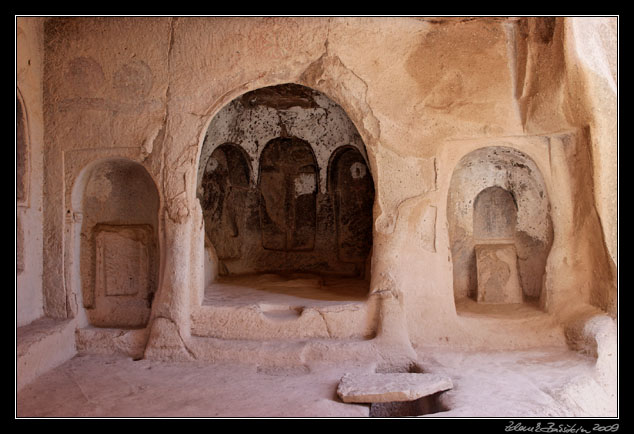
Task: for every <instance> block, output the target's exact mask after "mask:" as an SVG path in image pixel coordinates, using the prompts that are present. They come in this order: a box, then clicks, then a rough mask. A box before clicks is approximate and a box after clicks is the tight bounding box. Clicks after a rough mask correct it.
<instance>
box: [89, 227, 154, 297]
mask: <svg viewBox="0 0 634 434" xmlns="http://www.w3.org/2000/svg"><path fill="white" fill-rule="evenodd" d="M138 231H139V230H138V229H136V230H135V229H131V228H126V229H125V230H121V231H117V232H111V231H100V232H99V233H98V234H97V237H96V243H97V258H96V259H97V276H96V277H97V281H96V291H97V293H98V294H103V295H105V296H118V295H136V294H138V293H139V292H147V287H148V281H149V279H148V277H149V276H148V272H149V257H148V249H147V245H146V244H144V243H143V241H142V238H143V237H142V236H139V235H142V234H138V233H137V232H138Z"/></svg>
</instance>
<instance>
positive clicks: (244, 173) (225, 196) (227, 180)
mask: <svg viewBox="0 0 634 434" xmlns="http://www.w3.org/2000/svg"><path fill="white" fill-rule="evenodd" d="M250 179H251V169H250V167H249V162H248V156H247V155H246V154H245V153H244V151H243V150H242V149H241V148H240V147H239V146H237V145H234V144H232V143H226V144H223V145H221V146H219V147H218V148H216V149H215V150H214V152H213V153H212V154H211V156H210V157H209V159H208V160H207V163H206V164H205V171H204V172H203V178H202V184H201V185H202V191H203V195H202V197H201V198H200V201H201V207H202V209H203V220H204V222H205V231H206V236H207V237H208V238H209V240H210V241H211V242H212V243H213V245H214V246H215V247H216V254H217V255H218V258H219V259H222V260H225V259H237V258H239V257H240V255H241V250H242V238H243V236H244V232H245V227H244V225H245V219H244V216H245V214H246V201H247V195H248V192H249V181H250Z"/></svg>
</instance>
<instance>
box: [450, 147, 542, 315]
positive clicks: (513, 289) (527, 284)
mask: <svg viewBox="0 0 634 434" xmlns="http://www.w3.org/2000/svg"><path fill="white" fill-rule="evenodd" d="M447 218H448V223H449V238H450V243H451V254H452V260H453V272H454V276H453V277H454V296H455V298H456V300H460V299H465V298H471V299H473V300H475V301H477V302H478V303H492V304H513V303H524V302H529V303H531V302H533V303H537V302H539V301H543V299H542V297H543V294H542V286H543V280H544V273H545V268H546V261H547V259H548V254H549V252H550V247H551V245H552V240H553V229H552V221H551V217H550V204H549V200H548V195H547V192H546V187H545V184H544V180H543V178H542V175H541V172H540V171H539V169H538V168H537V166H536V165H535V163H534V162H533V161H532V159H530V158H529V157H528V156H527V155H525V154H524V153H522V152H520V151H518V150H516V149H513V148H509V147H488V148H482V149H478V150H476V151H473V152H471V153H469V154H467V155H466V156H464V157H463V158H462V159H461V160H460V162H459V163H458V165H457V166H456V168H455V170H454V172H453V174H452V178H451V184H450V188H449V197H448V201H447Z"/></svg>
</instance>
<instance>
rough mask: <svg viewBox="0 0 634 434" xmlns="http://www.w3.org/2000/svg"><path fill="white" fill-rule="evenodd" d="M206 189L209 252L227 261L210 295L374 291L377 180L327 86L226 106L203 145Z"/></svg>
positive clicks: (326, 297) (201, 176)
mask: <svg viewBox="0 0 634 434" xmlns="http://www.w3.org/2000/svg"><path fill="white" fill-rule="evenodd" d="M197 192H198V198H199V200H200V203H201V208H202V213H203V220H204V224H205V237H206V241H205V244H206V249H207V252H206V255H205V256H206V257H207V258H209V261H210V263H212V264H211V265H210V267H212V266H213V268H214V269H217V270H218V272H217V276H215V277H214V278H212V279H211V280H212V283H211V285H209V286H208V287H207V288H206V290H205V303H213V302H214V301H213V300H216V301H218V302H220V301H219V300H226V299H228V297H231V299H232V300H236V299H237V297H239V296H240V294H251V295H253V296H254V297H255V298H257V299H258V300H260V301H262V300H266V299H267V297H269V295H267V294H273V293H275V294H277V295H279V294H281V293H284V294H285V295H289V296H291V295H292V296H294V297H298V298H305V299H312V300H323V301H341V300H357V301H358V300H365V299H366V298H367V296H368V291H369V274H370V273H369V272H368V271H369V270H368V264H369V263H370V261H369V256H370V254H371V247H372V224H373V221H374V219H373V216H372V205H373V203H374V182H373V178H372V174H371V170H370V167H369V164H368V162H367V154H366V150H365V145H364V144H363V141H362V140H361V137H360V135H359V133H358V131H357V130H356V128H355V126H354V124H353V123H352V122H351V121H350V119H349V118H348V116H347V115H346V113H345V111H344V110H343V109H342V108H341V107H340V106H339V105H338V104H336V103H334V102H333V101H332V100H330V99H329V98H328V97H326V96H325V95H323V94H321V93H320V92H317V91H315V90H313V89H310V88H307V87H304V86H300V85H297V84H292V83H290V84H284V85H279V86H271V87H267V88H262V89H257V90H254V91H252V92H248V93H246V94H244V95H242V96H240V97H238V98H236V99H235V100H233V101H232V102H231V103H229V104H228V105H227V106H225V107H224V108H223V109H221V110H220V111H219V112H218V113H217V114H216V116H215V117H214V119H213V120H212V121H211V123H210V125H209V128H208V130H207V134H206V136H205V140H204V143H203V146H202V150H201V157H200V162H199V168H198V186H197ZM253 290H256V292H253ZM214 291H227V292H230V294H228V295H227V296H226V297H225V296H224V295H217V294H218V292H214ZM240 291H242V292H240ZM214 294H216V295H214ZM223 294H224V293H223ZM254 294H255V295H254ZM245 297H246V295H245ZM300 304H301V303H300Z"/></svg>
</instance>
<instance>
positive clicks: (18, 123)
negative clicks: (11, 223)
mask: <svg viewBox="0 0 634 434" xmlns="http://www.w3.org/2000/svg"><path fill="white" fill-rule="evenodd" d="M29 172H30V171H29V129H28V122H27V115H26V110H25V107H24V105H23V104H22V97H21V95H20V90H19V89H16V99H15V181H16V183H15V199H16V202H17V204H18V205H21V206H28V203H29V200H28V199H29V197H28V196H29V177H30V173H29ZM24 241H25V237H24V228H23V227H22V215H21V213H20V212H18V213H16V252H15V254H16V255H15V265H16V273H17V274H21V273H22V272H23V271H24V270H25V266H26V262H27V261H26V260H25V251H24Z"/></svg>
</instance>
